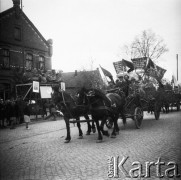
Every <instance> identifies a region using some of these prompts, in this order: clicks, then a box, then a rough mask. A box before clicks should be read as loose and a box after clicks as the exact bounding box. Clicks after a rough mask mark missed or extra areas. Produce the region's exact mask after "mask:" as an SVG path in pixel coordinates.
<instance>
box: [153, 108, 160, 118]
mask: <svg viewBox="0 0 181 180" xmlns="http://www.w3.org/2000/svg"><path fill="white" fill-rule="evenodd" d="M154 115H155V119H156V120H159V118H160V108H159V107H158V105H155V108H154Z"/></svg>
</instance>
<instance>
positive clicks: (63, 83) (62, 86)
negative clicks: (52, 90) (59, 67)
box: [60, 82, 65, 91]
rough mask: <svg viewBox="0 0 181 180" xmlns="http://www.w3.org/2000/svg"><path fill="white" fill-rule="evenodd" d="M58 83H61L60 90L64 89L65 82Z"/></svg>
mask: <svg viewBox="0 0 181 180" xmlns="http://www.w3.org/2000/svg"><path fill="white" fill-rule="evenodd" d="M60 85H61V90H62V91H65V82H61V84H60Z"/></svg>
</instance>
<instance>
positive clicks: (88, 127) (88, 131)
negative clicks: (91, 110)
mask: <svg viewBox="0 0 181 180" xmlns="http://www.w3.org/2000/svg"><path fill="white" fill-rule="evenodd" d="M84 117H85V119H86V120H87V132H86V135H90V133H91V125H90V122H89V116H88V115H87V114H86V115H84Z"/></svg>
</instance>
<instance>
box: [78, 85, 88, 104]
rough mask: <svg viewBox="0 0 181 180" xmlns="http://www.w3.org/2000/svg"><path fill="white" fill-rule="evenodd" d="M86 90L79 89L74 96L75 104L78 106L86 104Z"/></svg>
mask: <svg viewBox="0 0 181 180" xmlns="http://www.w3.org/2000/svg"><path fill="white" fill-rule="evenodd" d="M87 96H88V89H86V88H85V87H83V88H81V89H80V90H79V91H78V92H77V94H76V102H77V104H78V105H87V104H88V98H87Z"/></svg>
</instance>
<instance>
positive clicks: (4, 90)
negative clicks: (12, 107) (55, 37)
mask: <svg viewBox="0 0 181 180" xmlns="http://www.w3.org/2000/svg"><path fill="white" fill-rule="evenodd" d="M52 44H53V42H52V40H51V39H49V40H45V38H44V37H43V36H42V35H41V33H40V32H39V31H38V29H37V28H36V27H35V26H34V25H33V23H32V22H31V21H30V20H29V18H28V17H27V16H26V15H25V13H24V12H23V11H22V10H21V8H20V0H13V7H12V8H10V9H8V10H6V11H4V12H1V13H0V98H2V99H8V98H11V96H13V94H14V87H15V85H16V84H17V83H18V82H19V81H20V79H21V77H22V75H23V73H26V72H30V71H32V70H35V69H36V70H41V71H45V72H46V71H48V70H51V69H52V60H51V57H52Z"/></svg>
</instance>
